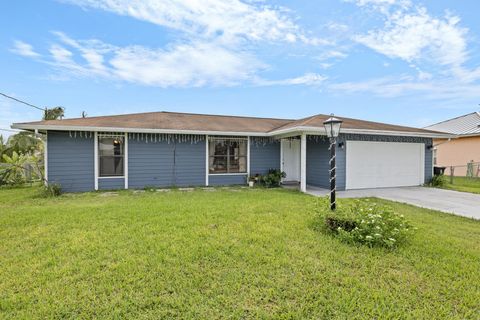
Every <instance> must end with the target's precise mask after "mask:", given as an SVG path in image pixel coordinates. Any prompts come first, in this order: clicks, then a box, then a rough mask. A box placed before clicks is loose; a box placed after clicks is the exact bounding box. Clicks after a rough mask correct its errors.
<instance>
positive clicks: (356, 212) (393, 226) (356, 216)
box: [320, 200, 412, 248]
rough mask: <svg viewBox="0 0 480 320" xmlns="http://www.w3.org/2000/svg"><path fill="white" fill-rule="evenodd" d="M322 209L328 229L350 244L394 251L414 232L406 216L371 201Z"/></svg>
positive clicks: (358, 201) (357, 201)
mask: <svg viewBox="0 0 480 320" xmlns="http://www.w3.org/2000/svg"><path fill="white" fill-rule="evenodd" d="M322 207H323V208H325V209H321V210H320V212H322V211H323V216H324V221H325V226H326V229H327V230H328V231H329V232H331V233H333V234H334V235H335V236H337V237H339V238H340V239H342V240H344V241H347V242H350V243H360V244H364V245H368V246H371V247H373V246H382V247H388V248H393V247H396V246H397V245H399V244H400V243H402V242H404V241H405V240H406V239H407V238H408V236H409V234H410V233H411V232H412V226H411V225H410V224H409V223H408V221H407V220H406V219H405V217H404V216H403V215H401V214H398V213H396V212H395V211H394V210H393V209H392V208H391V207H389V206H385V205H379V204H376V203H375V202H372V201H369V200H355V201H353V202H352V203H350V204H348V205H346V206H342V207H340V208H338V209H337V210H336V211H333V212H332V211H330V210H329V208H328V206H322Z"/></svg>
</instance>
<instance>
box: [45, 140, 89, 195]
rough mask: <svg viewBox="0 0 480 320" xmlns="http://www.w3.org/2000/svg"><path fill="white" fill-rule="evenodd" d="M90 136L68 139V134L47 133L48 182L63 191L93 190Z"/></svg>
mask: <svg viewBox="0 0 480 320" xmlns="http://www.w3.org/2000/svg"><path fill="white" fill-rule="evenodd" d="M93 149H94V140H93V135H92V137H90V135H88V137H85V136H84V135H83V136H82V137H80V134H77V135H76V137H75V136H72V137H70V134H69V132H60V131H49V132H48V136H47V152H48V177H47V180H48V181H49V183H58V184H60V185H61V187H62V190H63V191H66V192H82V191H91V190H94V188H95V174H94V150H93Z"/></svg>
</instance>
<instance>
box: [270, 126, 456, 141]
mask: <svg viewBox="0 0 480 320" xmlns="http://www.w3.org/2000/svg"><path fill="white" fill-rule="evenodd" d="M270 133H271V134H272V135H274V136H286V135H288V134H294V133H306V134H315V135H326V133H325V129H324V128H319V127H307V126H298V127H292V128H288V129H283V130H274V131H270ZM340 133H350V134H371V135H387V136H402V137H423V138H444V139H449V138H456V137H457V136H456V135H453V134H448V133H441V132H438V133H437V132H409V131H393V130H372V129H348V128H341V129H340Z"/></svg>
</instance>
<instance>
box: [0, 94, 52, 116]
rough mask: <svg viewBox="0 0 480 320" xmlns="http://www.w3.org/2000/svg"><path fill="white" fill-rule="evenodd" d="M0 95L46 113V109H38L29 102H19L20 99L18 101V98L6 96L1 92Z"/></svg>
mask: <svg viewBox="0 0 480 320" xmlns="http://www.w3.org/2000/svg"><path fill="white" fill-rule="evenodd" d="M0 95H2V96H4V97H6V98H8V99H12V100H15V101H17V102H20V103H23V104H25V105H27V106H29V107H32V108H35V109H38V110H42V111H45V108H40V107H37V106H35V105H33V104H31V103H28V102H25V101H22V100H19V99H17V98H14V97H11V96H9V95H6V94H5V93H1V92H0Z"/></svg>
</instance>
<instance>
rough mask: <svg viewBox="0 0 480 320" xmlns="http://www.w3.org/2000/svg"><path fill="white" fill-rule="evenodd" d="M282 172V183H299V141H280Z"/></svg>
mask: <svg viewBox="0 0 480 320" xmlns="http://www.w3.org/2000/svg"><path fill="white" fill-rule="evenodd" d="M281 143H282V170H283V171H284V172H285V173H286V175H287V176H286V177H285V178H284V179H283V181H284V182H291V181H296V182H298V181H300V140H298V139H282V142H281Z"/></svg>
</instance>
